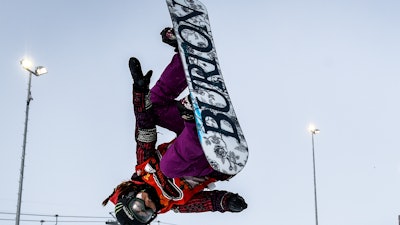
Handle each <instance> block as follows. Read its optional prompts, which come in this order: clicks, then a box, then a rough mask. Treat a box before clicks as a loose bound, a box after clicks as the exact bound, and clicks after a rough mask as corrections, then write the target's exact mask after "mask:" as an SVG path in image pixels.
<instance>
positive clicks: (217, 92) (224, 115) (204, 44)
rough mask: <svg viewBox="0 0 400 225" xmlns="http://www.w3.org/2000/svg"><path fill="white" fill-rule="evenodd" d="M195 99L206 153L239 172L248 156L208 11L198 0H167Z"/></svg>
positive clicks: (218, 165) (212, 160)
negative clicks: (226, 85)
mask: <svg viewBox="0 0 400 225" xmlns="http://www.w3.org/2000/svg"><path fill="white" fill-rule="evenodd" d="M166 2H167V5H168V9H169V12H170V15H171V19H172V23H173V26H174V31H175V35H176V37H177V40H178V49H179V54H180V56H181V59H182V63H183V67H184V70H185V75H186V80H187V82H188V88H189V92H190V96H191V98H192V103H193V108H194V114H195V120H196V127H197V132H198V136H199V140H200V143H201V145H202V148H203V151H204V154H205V155H206V157H207V160H208V162H209V163H210V165H211V166H212V167H213V168H214V169H215V170H217V171H219V172H222V173H225V174H230V175H235V174H237V173H238V172H240V171H241V170H242V169H243V168H244V166H245V164H246V162H247V159H248V146H247V143H246V140H245V138H244V135H243V132H242V129H241V127H240V125H239V122H238V119H237V117H236V114H235V111H234V109H233V105H232V102H231V100H230V98H229V94H228V91H227V89H226V87H225V83H224V79H223V77H222V74H221V69H220V66H219V63H218V58H217V53H216V50H215V45H214V41H213V38H212V34H211V27H210V22H209V18H208V13H207V10H206V8H205V6H204V5H203V4H202V3H201V2H199V1H198V0H166Z"/></svg>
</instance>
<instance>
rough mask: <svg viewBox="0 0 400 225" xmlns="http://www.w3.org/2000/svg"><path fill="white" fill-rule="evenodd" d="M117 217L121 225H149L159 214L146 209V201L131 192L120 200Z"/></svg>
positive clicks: (116, 206) (117, 205)
mask: <svg viewBox="0 0 400 225" xmlns="http://www.w3.org/2000/svg"><path fill="white" fill-rule="evenodd" d="M115 215H116V217H117V220H118V222H119V223H120V224H121V225H147V224H150V222H151V221H153V220H154V219H155V218H156V217H157V212H155V211H154V210H153V209H151V208H148V207H146V205H145V203H144V201H143V200H142V199H139V198H136V193H135V192H131V193H129V194H128V195H127V196H122V197H121V198H120V199H119V200H118V202H117V204H116V205H115Z"/></svg>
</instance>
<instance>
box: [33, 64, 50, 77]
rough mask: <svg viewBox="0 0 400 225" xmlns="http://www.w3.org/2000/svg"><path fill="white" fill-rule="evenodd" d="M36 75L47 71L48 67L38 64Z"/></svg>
mask: <svg viewBox="0 0 400 225" xmlns="http://www.w3.org/2000/svg"><path fill="white" fill-rule="evenodd" d="M35 72H36V75H37V76H40V75H43V74H45V73H47V69H46V67H43V66H38V67H37V68H36V71H35Z"/></svg>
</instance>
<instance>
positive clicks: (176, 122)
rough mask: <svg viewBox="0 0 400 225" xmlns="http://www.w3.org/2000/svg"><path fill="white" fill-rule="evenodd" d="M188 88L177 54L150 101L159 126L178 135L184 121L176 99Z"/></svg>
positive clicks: (158, 82)
mask: <svg viewBox="0 0 400 225" xmlns="http://www.w3.org/2000/svg"><path fill="white" fill-rule="evenodd" d="M186 87H187V83H186V78H185V72H184V70H183V67H182V62H181V59H180V58H179V55H178V54H175V55H174V56H173V58H172V61H171V63H170V64H169V65H168V66H167V67H166V68H165V70H164V72H163V73H162V74H161V77H160V79H159V80H158V81H157V83H156V84H155V86H154V87H153V88H152V89H151V94H150V100H151V102H152V104H153V108H154V112H155V114H156V115H157V117H158V119H157V125H159V126H161V127H164V128H167V129H169V130H171V131H173V132H175V133H177V134H179V133H180V132H181V131H182V129H183V120H182V118H181V116H180V114H179V111H178V108H177V107H176V101H175V98H176V97H178V96H179V95H180V94H181V93H182V91H183V90H184V89H185V88H186Z"/></svg>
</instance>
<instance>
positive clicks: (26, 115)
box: [15, 59, 47, 225]
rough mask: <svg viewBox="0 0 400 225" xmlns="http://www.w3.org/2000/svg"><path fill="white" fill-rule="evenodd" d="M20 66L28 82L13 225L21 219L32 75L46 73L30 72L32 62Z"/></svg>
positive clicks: (25, 61) (24, 62)
mask: <svg viewBox="0 0 400 225" xmlns="http://www.w3.org/2000/svg"><path fill="white" fill-rule="evenodd" d="M20 63H21V66H22V67H23V68H24V69H25V70H26V71H28V72H29V81H28V96H27V98H26V110H25V129H24V141H23V145H22V156H21V169H20V175H19V188H18V203H17V215H16V219H15V225H19V221H20V218H21V199H22V186H23V180H24V167H25V151H26V136H27V133H28V117H29V104H30V102H31V101H32V95H31V82H32V74H33V75H35V76H37V77H38V76H40V75H43V74H45V73H47V69H46V68H45V67H43V66H38V67H36V68H35V70H32V69H31V67H32V62H30V61H29V60H27V59H23V60H21V61H20Z"/></svg>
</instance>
